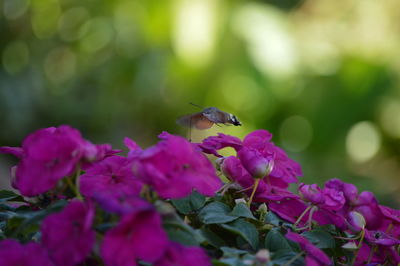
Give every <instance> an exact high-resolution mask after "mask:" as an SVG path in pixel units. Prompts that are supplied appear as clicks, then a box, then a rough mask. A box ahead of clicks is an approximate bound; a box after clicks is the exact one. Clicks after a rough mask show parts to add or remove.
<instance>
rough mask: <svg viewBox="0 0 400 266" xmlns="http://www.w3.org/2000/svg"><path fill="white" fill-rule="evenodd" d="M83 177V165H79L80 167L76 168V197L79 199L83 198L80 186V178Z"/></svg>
mask: <svg viewBox="0 0 400 266" xmlns="http://www.w3.org/2000/svg"><path fill="white" fill-rule="evenodd" d="M80 177H81V166H80V165H79V166H78V169H77V170H76V177H75V194H76V197H77V198H78V199H79V200H83V197H82V195H81V191H80V187H79V179H80Z"/></svg>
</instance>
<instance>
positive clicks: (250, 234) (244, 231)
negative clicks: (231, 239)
mask: <svg viewBox="0 0 400 266" xmlns="http://www.w3.org/2000/svg"><path fill="white" fill-rule="evenodd" d="M220 226H221V227H222V228H225V229H227V230H229V231H231V232H233V233H235V234H238V235H240V236H241V237H243V239H244V240H246V241H247V242H248V243H249V244H250V245H251V247H252V248H253V249H257V247H258V241H259V240H258V236H259V235H258V231H257V228H256V227H255V226H254V225H253V224H251V223H249V222H247V221H245V220H244V219H242V218H240V219H237V220H236V221H234V222H231V223H228V224H220Z"/></svg>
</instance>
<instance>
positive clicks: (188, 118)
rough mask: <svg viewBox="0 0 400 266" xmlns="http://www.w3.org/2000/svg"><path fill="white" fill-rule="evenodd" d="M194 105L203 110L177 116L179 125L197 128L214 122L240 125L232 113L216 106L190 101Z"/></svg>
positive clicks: (207, 126) (208, 125)
mask: <svg viewBox="0 0 400 266" xmlns="http://www.w3.org/2000/svg"><path fill="white" fill-rule="evenodd" d="M190 104H191V105H194V106H196V107H199V108H202V109H203V110H202V111H201V112H198V113H194V114H189V115H185V116H182V117H180V118H178V120H177V121H176V122H177V123H178V124H179V125H181V126H185V127H189V128H192V127H194V128H197V129H208V128H210V127H212V126H213V125H214V124H217V125H219V124H224V125H227V124H232V125H234V126H241V125H242V123H240V121H239V120H238V119H237V117H236V116H234V115H233V114H230V113H227V112H224V111H221V110H219V109H218V108H216V107H206V108H204V107H202V106H199V105H196V104H193V103H190Z"/></svg>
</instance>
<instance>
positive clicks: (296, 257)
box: [283, 251, 304, 266]
mask: <svg viewBox="0 0 400 266" xmlns="http://www.w3.org/2000/svg"><path fill="white" fill-rule="evenodd" d="M303 255H304V251H302V252H300V253H298V254H297V255H296V256H294V257H293V258H291V259H290V260H289V261H288V262H286V263H285V264H283V266H289V265H292V263H293V262H295V261H296V260H297V259H298V258H300V257H301V256H303Z"/></svg>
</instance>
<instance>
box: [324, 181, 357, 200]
mask: <svg viewBox="0 0 400 266" xmlns="http://www.w3.org/2000/svg"><path fill="white" fill-rule="evenodd" d="M325 187H326V188H331V189H335V190H336V191H342V192H343V196H344V197H345V199H346V202H347V203H348V204H354V203H355V202H356V200H357V197H358V190H357V187H356V186H355V185H353V184H349V183H344V182H343V181H342V180H340V179H337V178H333V179H330V180H328V181H327V182H326V183H325Z"/></svg>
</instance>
